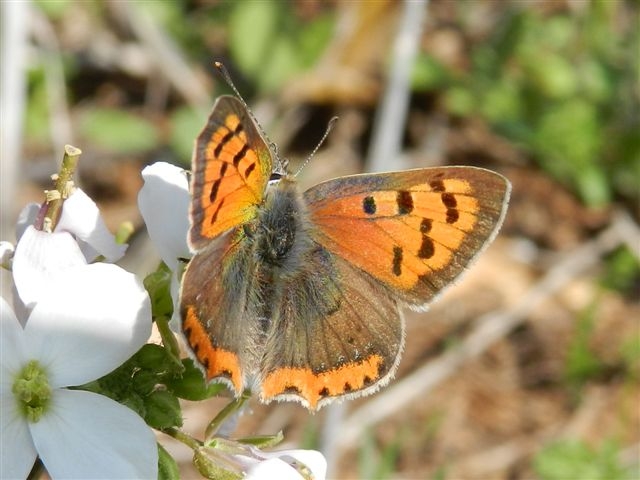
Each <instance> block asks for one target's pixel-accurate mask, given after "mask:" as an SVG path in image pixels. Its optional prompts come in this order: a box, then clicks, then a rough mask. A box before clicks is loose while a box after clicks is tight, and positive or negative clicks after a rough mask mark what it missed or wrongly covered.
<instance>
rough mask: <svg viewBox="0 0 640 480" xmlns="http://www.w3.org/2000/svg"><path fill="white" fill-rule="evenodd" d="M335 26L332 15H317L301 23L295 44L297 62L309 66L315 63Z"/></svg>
mask: <svg viewBox="0 0 640 480" xmlns="http://www.w3.org/2000/svg"><path fill="white" fill-rule="evenodd" d="M334 27H335V18H334V17H333V16H332V15H319V16H318V17H317V18H315V19H314V20H313V21H311V22H309V23H307V24H305V25H302V31H301V32H300V35H299V38H298V41H297V42H296V45H297V47H298V48H297V52H298V63H299V64H300V65H301V66H302V67H304V68H309V67H312V66H313V65H315V63H316V62H317V61H318V58H319V57H320V55H322V53H323V52H324V50H325V48H326V46H327V44H328V43H329V41H330V40H331V37H332V35H333V31H334Z"/></svg>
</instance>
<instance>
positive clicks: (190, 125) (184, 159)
mask: <svg viewBox="0 0 640 480" xmlns="http://www.w3.org/2000/svg"><path fill="white" fill-rule="evenodd" d="M206 120H207V119H206V116H205V115H202V113H201V112H199V111H196V110H194V109H192V108H189V107H181V108H178V109H177V110H175V111H174V112H173V113H172V114H171V137H170V139H169V143H170V145H171V148H173V151H174V152H175V153H176V155H177V156H178V159H179V160H180V163H181V164H182V165H184V166H189V168H191V167H190V165H191V154H192V152H193V145H194V142H195V138H196V135H197V134H198V132H200V131H201V130H202V128H203V127H204V125H205V123H206Z"/></svg>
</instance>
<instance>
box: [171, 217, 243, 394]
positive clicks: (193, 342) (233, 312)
mask: <svg viewBox="0 0 640 480" xmlns="http://www.w3.org/2000/svg"><path fill="white" fill-rule="evenodd" d="M252 268H253V262H251V255H250V249H248V248H247V245H246V239H245V237H244V235H243V233H242V229H241V228H235V229H233V230H231V231H229V232H226V233H224V234H223V235H221V236H220V237H218V238H216V239H214V240H213V241H211V243H210V245H208V246H207V247H206V248H205V249H203V250H202V251H200V252H198V254H197V255H195V256H194V257H193V258H192V259H191V261H190V262H189V265H188V266H187V268H186V270H185V272H184V275H183V277H182V285H181V290H180V309H181V312H180V313H181V316H182V332H183V334H184V337H185V339H186V341H187V345H188V346H189V348H190V349H191V352H192V354H193V356H194V357H195V358H196V359H197V360H198V362H199V364H200V365H201V367H202V369H203V371H204V375H205V378H206V379H207V380H209V381H216V382H222V383H225V384H226V385H227V386H228V387H229V388H230V389H232V390H233V391H234V393H235V395H236V396H239V395H240V394H241V393H242V390H243V388H244V386H245V385H244V381H245V380H244V379H245V378H246V372H247V370H248V369H250V368H251V367H250V366H249V365H248V358H247V355H246V348H245V347H248V339H249V338H250V335H249V331H250V329H251V326H250V324H249V323H250V320H249V319H250V318H251V315H249V314H247V308H248V305H247V303H248V302H247V299H248V298H249V297H248V290H249V289H250V288H251V285H250V279H251V278H252V277H251V269H252Z"/></svg>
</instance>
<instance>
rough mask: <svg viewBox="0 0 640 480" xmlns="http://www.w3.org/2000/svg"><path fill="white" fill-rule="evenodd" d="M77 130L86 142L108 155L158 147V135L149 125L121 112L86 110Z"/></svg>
mask: <svg viewBox="0 0 640 480" xmlns="http://www.w3.org/2000/svg"><path fill="white" fill-rule="evenodd" d="M79 126H80V131H81V132H82V135H83V136H84V137H85V138H86V139H87V140H88V141H90V142H92V143H95V144H96V145H98V146H100V147H102V148H105V149H108V150H109V151H112V152H118V153H133V152H142V151H145V150H151V149H152V148H154V147H156V146H157V144H158V133H157V131H156V128H155V127H154V125H153V124H152V123H151V122H149V121H147V120H145V119H143V118H141V117H138V116H136V115H134V114H132V113H129V112H124V111H122V110H115V109H110V108H95V109H92V110H88V111H86V112H84V114H83V115H82V118H81V121H80V125H79Z"/></svg>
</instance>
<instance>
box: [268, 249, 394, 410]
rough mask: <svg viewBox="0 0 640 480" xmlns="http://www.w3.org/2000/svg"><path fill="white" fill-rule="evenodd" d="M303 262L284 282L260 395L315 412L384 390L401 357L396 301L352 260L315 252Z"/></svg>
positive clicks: (319, 250) (275, 314) (274, 320)
mask: <svg viewBox="0 0 640 480" xmlns="http://www.w3.org/2000/svg"><path fill="white" fill-rule="evenodd" d="M304 262H305V266H304V268H302V269H299V270H298V272H297V274H296V275H293V276H289V277H288V278H287V279H286V280H284V281H283V284H282V291H281V296H280V297H279V298H280V301H279V305H278V307H277V308H276V309H275V311H274V318H273V325H272V328H271V334H270V337H269V338H268V339H267V341H266V343H265V345H266V348H265V350H264V351H265V355H264V357H263V359H262V362H261V365H262V371H261V378H260V385H261V387H260V388H261V391H260V397H261V400H262V401H263V402H266V403H268V402H271V401H273V400H293V401H298V402H301V403H302V404H303V405H305V406H306V407H307V408H309V409H311V410H315V409H318V408H320V407H322V406H323V405H325V404H327V403H330V402H331V401H333V400H335V399H337V398H350V397H358V396H361V395H363V394H364V395H366V394H369V393H372V392H374V391H375V390H377V389H378V388H380V387H381V386H383V385H385V384H386V383H387V382H388V381H389V380H390V379H391V377H392V376H393V373H394V372H395V369H396V367H397V365H398V362H399V359H400V353H401V351H402V348H403V343H404V321H403V319H402V316H401V312H400V311H399V309H398V305H397V302H396V300H395V299H393V298H391V297H390V296H389V295H387V294H386V292H385V291H384V289H382V288H381V287H380V285H379V284H378V283H377V282H376V281H374V280H373V279H372V278H371V277H370V276H368V275H363V274H362V272H361V271H359V270H358V269H357V268H356V267H354V266H352V265H350V264H349V263H348V262H347V261H345V260H343V259H341V258H339V257H337V256H335V255H332V254H331V253H329V252H328V251H327V250H326V249H324V248H323V247H321V246H317V248H316V249H315V250H314V251H312V252H311V253H310V254H309V256H308V257H307V258H305V259H304ZM283 340H286V341H283Z"/></svg>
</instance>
